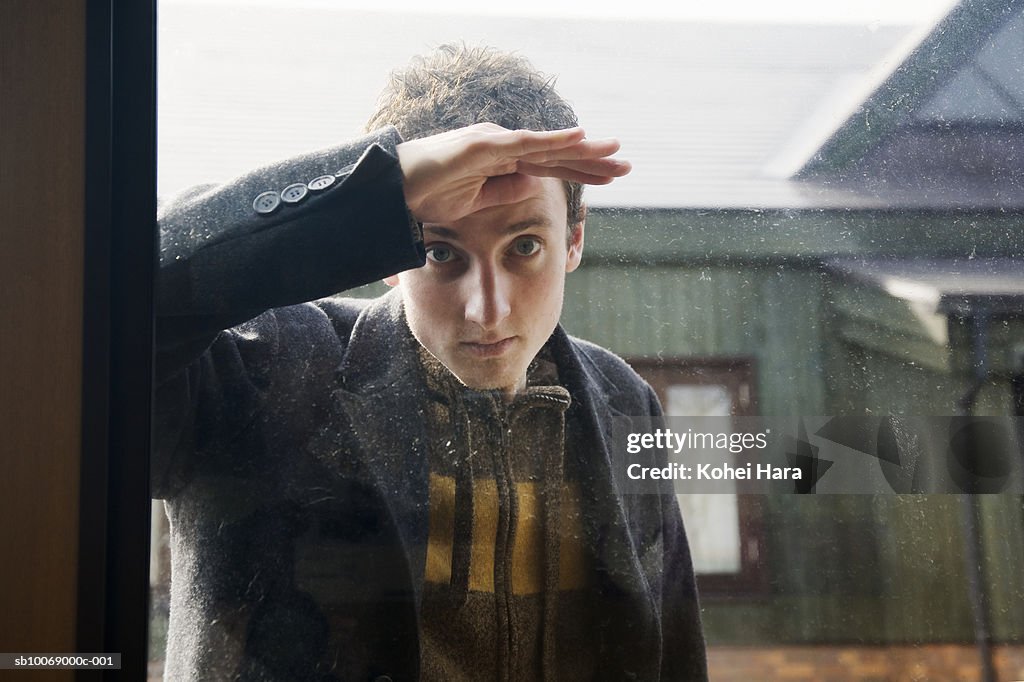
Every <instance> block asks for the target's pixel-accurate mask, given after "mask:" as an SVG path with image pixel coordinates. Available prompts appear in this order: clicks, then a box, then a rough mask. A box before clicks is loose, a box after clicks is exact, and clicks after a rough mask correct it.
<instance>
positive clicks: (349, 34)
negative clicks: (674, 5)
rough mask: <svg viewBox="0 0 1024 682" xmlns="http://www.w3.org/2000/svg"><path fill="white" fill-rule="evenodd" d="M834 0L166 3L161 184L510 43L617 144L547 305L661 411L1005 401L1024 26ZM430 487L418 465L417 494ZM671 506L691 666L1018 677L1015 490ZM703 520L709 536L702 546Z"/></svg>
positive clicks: (958, 407) (286, 145) (740, 499)
mask: <svg viewBox="0 0 1024 682" xmlns="http://www.w3.org/2000/svg"><path fill="white" fill-rule="evenodd" d="M434 4H436V3H434ZM894 4H898V5H899V7H889V6H888V5H894ZM548 5H550V3H548ZM822 5H826V7H822ZM835 6H836V4H835V3H804V4H800V5H798V6H796V7H795V9H794V10H793V11H792V13H786V10H785V9H784V8H782V7H779V6H778V4H777V3H773V4H772V5H771V11H770V12H767V11H766V10H765V9H764V8H762V7H761V6H760V5H753V4H749V5H746V6H738V7H737V9H736V13H735V14H733V15H727V14H726V13H725V11H726V10H725V9H721V10H703V12H704V13H703V14H700V13H697V11H696V10H690V11H691V12H692V14H690V15H674V16H669V17H659V16H657V15H656V12H657V11H658V10H657V9H656V8H647V7H645V6H642V5H640V6H636V3H630V8H629V12H628V14H626V15H625V16H623V14H624V12H623V10H622V9H621V8H620V9H619V13H618V14H616V13H615V12H616V10H615V9H608V8H605V7H593V6H581V7H579V8H574V9H573V10H571V11H566V10H565V9H564V8H552V7H550V6H537V7H529V6H524V7H523V9H522V11H521V13H520V14H517V15H515V16H509V15H508V14H504V15H503V14H501V13H500V12H499V13H496V14H495V13H485V12H484V9H487V10H492V9H493V8H482V7H470V8H468V9H467V8H453V9H451V10H447V11H446V10H445V9H444V8H443V7H441V6H440V5H438V6H436V7H434V8H433V10H432V11H429V12H426V11H420V10H413V9H410V8H397V9H394V10H393V11H388V9H389V8H388V7H387V6H384V5H380V4H378V5H375V6H374V7H372V8H369V7H342V6H341V5H338V4H334V3H326V2H312V1H310V2H303V3H289V4H287V5H284V4H276V3H273V2H269V1H263V2H258V3H251V4H244V3H241V2H227V1H224V2H204V3H202V4H199V3H190V2H185V1H184V0H178V1H172V0H163V1H162V2H161V5H160V29H159V30H160V34H159V40H160V43H159V49H160V53H159V57H160V60H159V69H160V73H159V79H160V80H159V90H158V92H159V124H160V138H159V143H160V146H159V152H160V154H159V171H160V175H159V185H160V187H159V189H160V195H161V197H162V198H163V199H165V200H169V199H170V197H173V196H174V195H176V194H178V193H179V192H181V191H183V190H185V189H187V188H188V187H191V186H193V185H195V184H197V183H205V182H215V183H216V182H225V181H228V180H230V179H231V178H233V177H235V176H237V175H239V174H242V173H244V172H246V171H248V170H250V169H253V168H255V167H258V166H261V165H264V164H266V163H270V162H272V161H274V160H277V159H282V158H288V157H291V156H294V155H296V154H299V153H302V152H306V151H310V150H316V149H323V148H327V147H331V146H334V145H337V144H340V143H342V142H344V141H346V140H350V139H352V138H354V137H356V136H358V135H359V134H360V133H361V130H362V127H363V124H364V123H365V120H366V117H367V116H368V114H369V113H370V112H371V111H372V110H373V108H374V100H375V97H376V95H377V93H378V92H379V90H380V88H381V87H382V85H383V84H384V81H385V79H386V74H387V73H388V71H389V70H390V69H392V68H394V67H397V66H401V65H403V64H405V63H406V62H408V60H409V58H410V57H412V56H413V55H415V54H419V53H422V52H424V51H426V50H427V49H429V48H430V47H432V46H435V45H437V44H440V43H443V42H449V41H453V40H461V41H465V42H467V43H470V44H487V45H493V46H496V47H499V48H503V49H510V50H515V51H517V52H519V53H521V54H523V55H524V56H526V57H528V58H529V59H530V60H531V61H532V62H533V63H534V64H535V65H536V66H537V67H538V68H539V69H540V70H542V71H544V72H546V73H549V74H553V75H557V76H558V80H557V83H556V87H557V89H558V90H559V92H561V93H562V94H563V95H564V96H565V97H566V98H567V99H568V100H569V101H570V102H571V103H572V105H573V106H574V108H575V109H576V112H577V113H578V115H579V118H580V121H581V123H582V125H584V127H585V128H586V129H587V131H588V135H589V136H591V137H594V138H598V137H602V136H616V137H618V138H619V139H620V140H621V141H622V143H623V151H622V155H623V156H624V157H625V158H628V159H630V160H631V161H632V162H633V164H634V167H635V169H634V171H633V173H632V174H631V175H630V176H629V177H627V178H625V179H623V180H620V181H617V182H615V183H612V184H611V185H609V186H607V187H598V188H588V189H587V190H586V193H585V198H586V202H587V204H588V206H589V214H588V218H587V222H586V248H585V252H584V258H583V262H582V264H581V266H580V268H579V269H578V270H577V271H576V272H573V273H571V274H570V275H569V276H568V278H567V281H566V294H565V296H566V297H565V306H564V309H563V313H562V316H561V324H562V325H563V326H564V328H565V329H566V330H567V331H568V332H569V333H570V334H572V335H575V336H578V337H581V338H584V339H587V340H589V341H592V342H595V343H597V344H599V345H601V346H603V347H605V348H607V349H609V350H611V351H613V352H614V353H616V354H618V355H620V356H622V357H625V358H626V359H627V360H628V361H629V362H630V363H631V365H632V366H633V367H634V368H635V369H637V371H638V372H639V373H640V374H641V375H642V376H643V377H644V378H645V379H647V380H648V381H649V382H650V383H651V385H652V386H654V388H655V389H656V390H657V391H658V392H659V393H662V391H663V387H664V389H665V391H666V392H664V393H663V394H662V398H661V400H662V403H663V404H664V406H665V407H666V408H667V409H666V411H667V412H668V413H670V414H679V413H680V412H679V410H680V409H683V410H685V409H689V408H680V406H679V404H678V403H679V401H677V400H676V399H675V398H674V397H672V396H678V395H681V394H680V393H679V391H681V390H688V391H691V392H694V391H696V392H698V393H700V392H702V391H703V395H705V397H706V396H707V395H710V394H708V393H707V392H708V391H709V390H710V391H712V392H713V393H714V391H715V390H716V389H714V388H710V389H709V387H716V386H724V387H725V388H724V389H723V390H724V394H722V395H725V396H726V397H725V398H721V395H719V393H714V395H715V396H718V398H721V399H720V400H718V402H720V403H721V404H722V405H724V406H726V407H724V408H722V409H720V410H719V412H721V411H725V412H726V413H728V412H730V411H731V413H733V414H763V415H778V416H786V415H795V416H799V415H807V416H817V415H846V416H862V415H863V416H868V415H870V416H877V415H890V414H891V415H907V416H914V415H958V414H959V415H972V414H973V415H1000V416H1016V417H1020V416H1021V414H1022V413H1024V274H1022V271H1024V268H1022V267H1021V263H1022V262H1024V260H1022V259H1024V229H1022V228H1021V224H1022V220H1021V219H1022V214H1024V191H1022V189H1024V188H1022V186H1021V179H1022V178H1024V156H1022V155H1021V151H1020V150H1021V149H1022V148H1024V137H1022V135H1024V132H1022V129H1021V127H1020V121H1021V120H1022V117H1024V76H1022V72H1021V66H1020V65H1021V64H1024V38H1022V35H1024V34H1022V30H1024V29H1022V27H1024V18H1022V15H1021V14H1020V11H1019V9H1016V8H1014V7H1010V6H1009V4H1006V3H1001V2H976V3H968V4H966V5H963V6H957V7H950V6H949V3H943V2H937V3H933V4H927V3H922V4H920V5H918V4H916V3H877V4H872V3H865V4H863V5H861V6H859V7H857V8H844V10H843V12H846V13H843V12H840V11H838V10H836V9H835ZM678 11H680V12H685V11H686V8H683V9H681V10H678ZM710 12H715V14H714V15H712V16H708V14H709V13H710ZM766 12H767V13H766ZM854 12H856V13H854ZM946 12H948V15H947V14H945V13H946ZM944 15H945V16H944ZM943 17H944V18H943ZM385 290H386V287H385V286H384V285H382V284H377V285H371V286H369V287H367V288H366V289H361V290H359V291H358V292H356V294H355V295H358V296H367V297H369V296H377V295H379V294H381V293H383V292H384V291H385ZM348 295H352V292H349V293H348ZM723 377H724V378H723ZM730 377H731V379H730ZM672 387H678V388H675V389H672ZM673 390H674V391H675V393H673V392H672V391H673ZM692 396H693V394H692V393H691V396H690V397H691V398H692ZM716 399H717V398H716ZM683 402H687V401H683ZM689 402H692V400H691V401H689ZM1018 442H1019V441H1018ZM968 450H970V448H968ZM929 456H931V455H929ZM935 457H936V458H937V461H938V458H939V456H938V455H935ZM945 461H946V460H945V453H943V454H942V457H941V463H942V465H943V466H944V465H945ZM1022 461H1024V458H1020V457H1019V458H1018V459H1017V460H1016V461H1013V462H1010V463H1009V465H1008V466H1011V467H1016V468H1015V469H1014V471H1019V467H1021V466H1022ZM448 485H449V481H448V479H445V478H444V477H443V476H440V477H438V478H436V479H432V480H431V488H430V491H431V495H433V496H434V497H431V500H435V501H436V500H439V499H442V498H443V497H444V494H445V490H446V489H447V488H446V486H448ZM481 494H482V495H484V496H486V495H487V494H488V493H486V492H484V493H481ZM574 495H578V492H576V491H574V490H573V489H568V490H567V492H566V497H565V498H564V499H565V500H567V501H566V502H564V504H565V505H566V508H567V509H572V508H574V507H573V505H574V504H576V501H575V500H576V498H575V497H574ZM481 499H483V498H481ZM523 499H524V500H525V502H524V505H526V506H527V507H528V506H529V505H531V504H534V503H535V502H533V501H531V500H534V498H533V497H531V496H530V495H529V494H526V495H525V496H524V497H523ZM246 504H249V502H246V501H240V502H239V505H240V507H244V506H245V505H246ZM441 505H442V503H440V502H436V503H435V508H441ZM681 506H682V508H683V518H684V520H685V522H686V524H687V525H688V527H689V531H690V534H691V543H692V545H693V549H694V551H695V552H697V553H698V554H697V565H698V573H700V574H701V575H699V576H698V586H699V588H700V590H701V593H702V618H703V622H704V631H705V635H706V638H707V642H708V653H709V663H710V671H711V678H712V679H715V680H733V679H735V680H740V679H755V678H763V679H780V678H781V677H782V676H783V675H784V674H786V675H791V677H787V679H806V680H818V679H829V680H863V679H870V678H871V676H874V678H877V679H921V680H925V679H927V680H944V679H950V680H953V679H970V680H988V679H991V680H994V679H1018V678H1024V647H1022V646H1021V642H1022V641H1024V607H1022V599H1024V579H1022V577H1021V573H1020V571H1019V570H1017V569H1016V567H1017V566H1019V563H1020V557H1021V554H1022V552H1024V528H1022V525H1024V514H1022V506H1021V501H1020V498H1019V496H1016V495H991V496H974V497H971V496H960V495H875V496H868V495H847V496H842V495H838V496H827V497H826V496H814V495H803V496H796V495H787V496H782V495H761V496H746V495H742V494H741V495H736V496H731V495H730V496H725V495H723V496H720V497H719V496H695V498H694V499H691V500H683V501H682V504H681ZM453 514H454V511H453ZM158 521H160V522H162V521H163V519H162V518H158ZM164 532H166V530H165V528H164V527H163V526H160V525H159V523H157V524H155V525H154V542H159V540H158V538H159V537H160V534H161V533H164ZM702 533H703V534H704V535H705V537H713V538H714V539H716V540H718V541H720V543H719V544H720V545H721V547H720V548H719V550H721V551H718V552H717V553H712V554H707V555H703V554H701V552H702V551H703V550H701V549H700V547H701V546H702V543H701V542H700V541H699V540H698V539H697V538H699V537H700V536H701V534H702ZM163 547H164V548H163V549H162V548H161V546H160V545H159V544H157V545H155V546H154V550H153V570H152V571H151V574H152V577H153V585H154V587H153V604H154V609H153V618H152V622H153V626H152V630H151V633H152V637H151V639H152V641H153V651H152V660H153V663H152V666H151V672H152V674H153V675H154V676H159V674H160V671H161V669H162V668H161V665H162V663H161V661H162V653H163V647H164V645H165V642H164V641H163V636H164V633H165V632H166V617H167V616H166V608H167V603H168V593H167V587H166V581H167V580H168V579H169V577H170V576H169V573H170V570H169V565H168V562H169V557H168V554H167V551H166V545H164V546H163ZM723 552H724V553H723ZM304 556H305V557H306V560H307V564H308V565H313V564H316V562H318V561H322V560H323V558H322V557H317V556H313V555H304ZM702 557H704V558H702ZM333 561H336V562H337V564H338V565H340V564H343V563H344V561H346V558H345V556H344V553H340V554H339V556H337V557H335V558H334V559H333ZM702 561H703V562H705V563H703V564H702ZM431 565H432V566H433V568H432V569H431V570H434V571H441V572H442V573H444V572H445V571H446V570H447V571H448V573H445V575H449V576H450V572H451V566H447V565H445V564H444V562H441V563H440V564H437V563H434V564H431ZM325 566H326V563H325ZM979 567H980V569H979ZM195 568H196V570H205V569H206V567H202V566H198V567H195ZM218 568H220V569H224V570H229V568H230V567H218ZM324 570H325V572H326V571H329V570H332V569H328V568H325V569H324ZM314 573H315V571H314ZM471 577H472V576H468V577H467V580H469V579H470V578H471ZM477 578H479V576H477ZM324 579H325V580H327V578H324ZM354 579H358V578H354ZM473 584H476V583H473ZM306 588H307V589H308V590H309V591H310V592H311V593H316V590H317V589H318V588H317V585H316V584H312V583H310V584H307V585H306ZM235 625H237V627H238V628H241V629H244V628H245V624H244V622H243V621H242V620H239V622H238V623H236V624H235ZM784 670H785V671H788V672H784ZM752 671H756V672H752ZM793 675H795V677H793ZM801 675H802V677H801Z"/></svg>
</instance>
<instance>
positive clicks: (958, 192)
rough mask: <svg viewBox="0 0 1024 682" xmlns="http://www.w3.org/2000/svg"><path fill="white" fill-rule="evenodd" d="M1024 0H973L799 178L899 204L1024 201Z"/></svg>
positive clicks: (998, 205)
mask: <svg viewBox="0 0 1024 682" xmlns="http://www.w3.org/2000/svg"><path fill="white" fill-rule="evenodd" d="M1022 65H1024V1H1022V0H965V1H964V2H962V3H961V4H960V5H958V6H957V7H956V8H955V9H954V10H953V11H952V12H950V14H949V15H948V16H947V17H946V18H945V19H944V20H943V21H941V22H940V23H939V24H938V25H937V26H936V27H935V29H934V30H933V31H932V32H931V34H930V35H928V36H927V37H926V38H925V39H924V40H923V41H922V42H921V44H920V45H919V46H918V47H917V49H915V50H914V51H913V52H912V54H910V56H909V57H908V58H907V59H906V60H905V61H904V62H903V63H902V64H899V65H898V68H896V69H894V70H893V71H892V72H891V73H890V74H889V75H888V77H887V78H886V79H885V80H884V81H883V82H882V83H881V84H880V85H879V86H878V88H877V89H876V90H875V91H874V92H873V93H872V94H871V95H870V96H869V97H867V98H866V99H865V100H864V101H863V102H862V104H861V105H860V106H859V107H857V108H856V110H855V111H854V112H853V113H852V114H851V115H850V116H849V117H848V118H847V119H846V120H845V121H844V122H843V123H842V124H841V125H839V126H838V127H836V128H835V129H834V130H833V131H831V134H830V135H829V136H828V138H827V140H825V141H824V142H823V144H822V145H821V146H820V148H819V149H818V150H817V151H816V152H815V153H814V154H813V155H812V156H810V158H808V159H807V160H806V163H805V164H804V165H803V167H802V168H801V169H800V170H799V172H798V173H797V174H796V178H798V179H800V180H802V181H804V182H809V183H810V184H816V185H818V186H821V187H822V188H828V189H830V190H845V191H849V192H852V193H854V194H855V195H857V196H859V197H861V198H862V199H863V200H864V201H875V202H877V203H878V205H880V206H886V207H894V208H943V209H954V208H972V209H978V208H982V209H1014V210H1020V209H1024V182H1022V180H1024V70H1022Z"/></svg>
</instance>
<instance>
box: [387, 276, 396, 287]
mask: <svg viewBox="0 0 1024 682" xmlns="http://www.w3.org/2000/svg"><path fill="white" fill-rule="evenodd" d="M384 284H387V285H388V286H389V287H397V286H398V275H389V276H388V277H385V278H384Z"/></svg>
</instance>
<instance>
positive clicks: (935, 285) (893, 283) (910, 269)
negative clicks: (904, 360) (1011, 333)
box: [827, 258, 1024, 316]
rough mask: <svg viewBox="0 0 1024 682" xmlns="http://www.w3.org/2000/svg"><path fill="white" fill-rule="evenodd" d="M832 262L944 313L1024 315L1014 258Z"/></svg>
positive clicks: (1022, 283)
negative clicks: (982, 312) (983, 312)
mask: <svg viewBox="0 0 1024 682" xmlns="http://www.w3.org/2000/svg"><path fill="white" fill-rule="evenodd" d="M827 267H828V269H829V270H830V271H832V272H835V273H837V274H841V275H843V276H845V277H847V278H850V279H853V280H855V281H860V282H865V283H867V284H870V285H872V286H875V287H877V288H879V289H882V290H884V291H886V292H888V293H889V294H890V295H892V296H894V297H896V298H901V299H904V300H907V301H913V302H916V303H920V304H924V305H926V306H927V307H928V308H929V309H931V310H932V311H934V312H938V313H942V314H958V315H970V314H977V313H978V312H981V311H985V312H987V313H989V314H995V315H1010V314H1012V315H1016V316H1022V315H1024V277H1021V274H1020V273H1021V265H1020V263H1019V262H1017V261H1014V260H1011V259H1004V258H961V259H927V260H925V259H920V260H895V259H867V260H856V261H851V260H841V259H837V260H833V261H830V262H829V263H827Z"/></svg>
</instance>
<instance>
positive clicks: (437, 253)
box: [427, 246, 455, 263]
mask: <svg viewBox="0 0 1024 682" xmlns="http://www.w3.org/2000/svg"><path fill="white" fill-rule="evenodd" d="M454 256H455V254H454V253H452V250H451V248H450V247H447V246H431V247H430V248H429V249H427V258H429V259H430V260H432V261H434V262H435V263H447V262H448V261H450V260H451V259H452V258H454Z"/></svg>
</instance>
